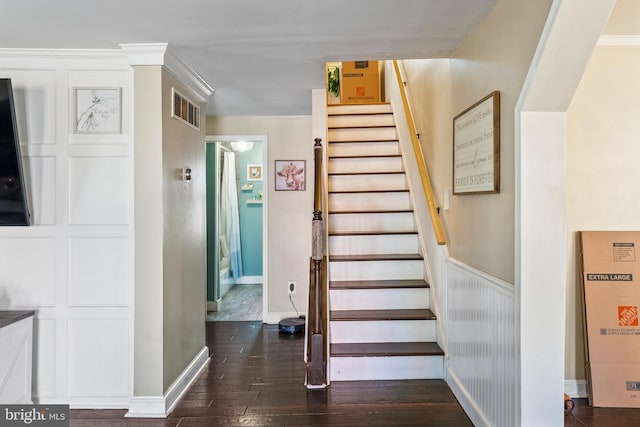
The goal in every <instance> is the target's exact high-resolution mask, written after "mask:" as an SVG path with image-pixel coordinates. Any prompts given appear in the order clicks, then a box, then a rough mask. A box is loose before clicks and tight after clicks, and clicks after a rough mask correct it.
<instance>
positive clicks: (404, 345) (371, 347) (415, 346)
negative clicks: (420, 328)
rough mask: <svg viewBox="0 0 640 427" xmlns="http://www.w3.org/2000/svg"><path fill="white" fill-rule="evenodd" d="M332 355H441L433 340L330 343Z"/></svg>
mask: <svg viewBox="0 0 640 427" xmlns="http://www.w3.org/2000/svg"><path fill="white" fill-rule="evenodd" d="M330 354H331V356H334V357H367V356H368V357H385V356H443V355H444V351H442V349H441V348H440V346H439V345H438V344H437V343H435V342H381V343H335V344H331V350H330Z"/></svg>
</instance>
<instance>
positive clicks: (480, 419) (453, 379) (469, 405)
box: [446, 367, 491, 427]
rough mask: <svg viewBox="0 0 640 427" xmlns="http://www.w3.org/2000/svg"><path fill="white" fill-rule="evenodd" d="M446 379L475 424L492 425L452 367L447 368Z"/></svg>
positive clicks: (477, 425)
mask: <svg viewBox="0 0 640 427" xmlns="http://www.w3.org/2000/svg"><path fill="white" fill-rule="evenodd" d="M446 381H447V384H449V387H450V388H451V391H452V392H453V394H454V395H455V397H456V399H458V402H459V403H460V406H462V408H463V409H464V412H465V413H466V414H467V416H468V417H469V419H470V420H471V422H472V423H473V425H474V426H476V427H479V426H486V427H489V426H491V423H490V422H489V420H488V419H487V417H486V416H485V414H484V412H482V409H480V406H479V405H478V403H477V402H476V401H475V400H474V399H473V398H472V397H471V395H470V394H469V392H468V391H467V389H466V388H465V387H464V386H463V385H462V382H460V379H458V376H457V375H456V373H455V372H454V371H453V369H451V367H449V368H447V373H446Z"/></svg>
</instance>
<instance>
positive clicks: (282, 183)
mask: <svg viewBox="0 0 640 427" xmlns="http://www.w3.org/2000/svg"><path fill="white" fill-rule="evenodd" d="M275 181H276V191H279V190H285V191H286V190H289V191H300V190H302V191H304V190H305V164H304V160H276V179H275Z"/></svg>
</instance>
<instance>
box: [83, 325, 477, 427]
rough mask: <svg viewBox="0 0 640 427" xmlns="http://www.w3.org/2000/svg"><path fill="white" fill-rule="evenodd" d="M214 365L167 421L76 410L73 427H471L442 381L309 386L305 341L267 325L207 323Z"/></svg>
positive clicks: (211, 362) (113, 412)
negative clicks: (306, 379) (310, 388)
mask: <svg viewBox="0 0 640 427" xmlns="http://www.w3.org/2000/svg"><path fill="white" fill-rule="evenodd" d="M207 345H208V346H209V349H210V351H211V361H210V362H209V364H208V365H207V367H206V368H205V369H204V370H203V371H202V373H201V374H200V376H199V377H198V378H197V380H196V381H195V382H194V384H193V385H192V386H191V387H190V388H189V390H188V391H187V393H185V395H184V397H183V398H182V400H181V401H180V402H179V404H178V405H177V407H176V408H175V410H174V411H173V412H172V413H171V414H170V415H169V417H168V418H167V419H131V418H124V414H125V412H126V411H123V410H118V411H114V410H108V411H107V410H101V411H92V410H72V411H71V423H70V425H71V426H76V427H85V426H86V427H89V426H91V427H107V426H132V427H133V426H141V427H147V426H148V427H160V426H167V427H177V426H179V427H195V426H225V427H232V426H442V427H444V426H447V427H458V426H471V425H472V424H471V422H470V421H469V419H468V418H467V416H466V415H465V413H464V412H463V411H462V408H461V407H460V405H459V404H458V402H457V401H456V399H455V397H454V396H453V394H452V393H451V391H450V390H449V388H448V386H447V385H446V383H445V382H444V381H440V380H413V381H363V382H336V383H333V384H332V385H331V387H329V388H328V389H326V390H307V389H306V387H305V386H304V385H303V381H304V362H303V360H302V354H303V346H304V337H303V336H302V335H286V334H281V333H279V332H278V328H277V326H275V325H263V324H262V323H261V322H208V323H207Z"/></svg>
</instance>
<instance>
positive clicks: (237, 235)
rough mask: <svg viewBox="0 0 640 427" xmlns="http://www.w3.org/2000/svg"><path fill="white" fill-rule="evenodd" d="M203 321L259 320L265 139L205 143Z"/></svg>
mask: <svg viewBox="0 0 640 427" xmlns="http://www.w3.org/2000/svg"><path fill="white" fill-rule="evenodd" d="M206 142H207V144H206V159H207V178H206V182H207V185H206V187H207V188H206V191H207V219H206V221H207V320H208V321H235V320H254V321H255V320H260V321H262V320H263V313H264V312H265V304H266V301H267V289H268V288H267V280H266V278H267V274H266V266H267V262H266V260H267V252H266V248H267V239H266V231H267V227H266V218H267V197H266V193H267V191H266V189H267V188H268V187H267V185H266V180H267V174H266V169H267V168H266V165H265V161H264V159H265V158H266V145H267V138H266V136H262V135H249V136H247V135H211V136H207V137H206Z"/></svg>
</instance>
